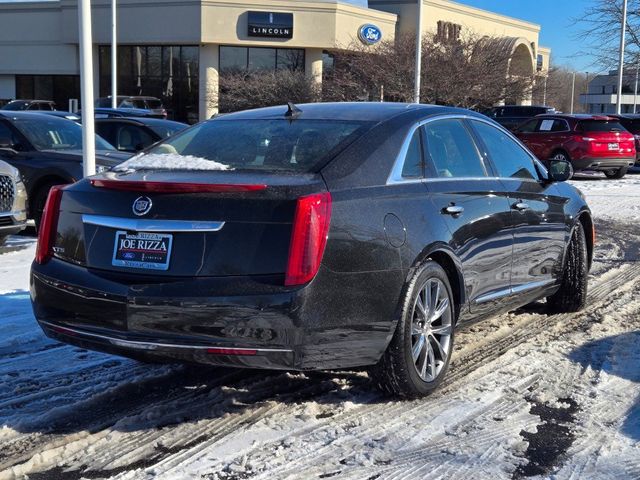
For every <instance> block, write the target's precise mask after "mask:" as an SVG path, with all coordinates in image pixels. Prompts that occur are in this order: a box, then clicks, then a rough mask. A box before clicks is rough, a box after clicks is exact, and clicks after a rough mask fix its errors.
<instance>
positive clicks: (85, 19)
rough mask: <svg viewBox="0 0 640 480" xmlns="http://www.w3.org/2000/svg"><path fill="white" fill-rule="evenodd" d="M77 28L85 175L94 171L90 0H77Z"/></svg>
mask: <svg viewBox="0 0 640 480" xmlns="http://www.w3.org/2000/svg"><path fill="white" fill-rule="evenodd" d="M78 30H79V31H78V33H79V37H80V99H81V101H82V172H83V174H84V176H85V177H87V176H89V175H94V174H95V173H96V143H95V142H96V140H95V137H96V136H95V127H94V117H93V54H92V50H91V49H92V41H91V1H90V0H78Z"/></svg>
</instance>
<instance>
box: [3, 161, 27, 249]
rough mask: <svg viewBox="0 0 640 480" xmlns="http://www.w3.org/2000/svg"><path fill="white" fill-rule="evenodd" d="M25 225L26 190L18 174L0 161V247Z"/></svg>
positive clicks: (16, 170)
mask: <svg viewBox="0 0 640 480" xmlns="http://www.w3.org/2000/svg"><path fill="white" fill-rule="evenodd" d="M26 225H27V190H26V189H25V187H24V184H23V183H22V178H20V172H18V169H17V168H14V167H12V166H11V165H9V164H8V163H6V162H3V161H1V160H0V245H3V244H4V242H5V240H6V238H7V236H9V235H13V234H16V233H19V232H21V231H22V230H24V229H25V227H26Z"/></svg>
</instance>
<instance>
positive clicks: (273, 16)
mask: <svg viewBox="0 0 640 480" xmlns="http://www.w3.org/2000/svg"><path fill="white" fill-rule="evenodd" d="M422 1H423V9H422V11H423V22H422V23H423V28H424V30H423V34H424V35H443V36H451V35H458V34H459V32H460V31H462V30H463V29H468V30H469V31H473V32H474V33H476V34H480V35H490V36H497V37H501V38H502V39H503V40H504V42H503V45H504V47H505V48H508V49H509V51H510V53H511V65H512V67H513V69H514V71H516V72H517V73H518V74H533V73H534V72H536V71H543V72H544V71H546V70H547V68H548V65H549V55H550V51H549V49H547V48H544V47H542V46H540V45H539V43H538V37H539V33H540V26H539V25H536V24H533V23H529V22H526V21H523V20H518V19H515V18H511V17H506V16H503V15H498V14H495V13H492V12H488V11H485V10H480V9H477V8H473V7H469V6H466V5H462V4H459V3H455V2H451V1H448V0H422ZM77 4H78V2H77V0H50V1H40V2H34V1H24V2H9V3H0V18H2V19H3V22H2V25H3V28H2V29H1V30H0V99H13V98H24V99H33V98H37V99H43V100H54V101H55V102H56V103H57V106H58V108H59V109H66V108H67V105H68V100H69V99H71V98H79V95H80V87H79V82H80V80H79V71H80V67H79V47H78V11H77ZM91 4H92V18H93V25H92V29H93V58H94V91H95V95H96V96H106V95H109V94H110V93H111V77H110V69H111V53H110V52H111V50H110V44H111V10H110V9H111V0H92V2H91ZM417 9H418V2H417V1H416V0H406V1H405V0H386V1H385V0H369V1H368V2H367V1H366V0H351V1H341V0H320V1H318V0H316V1H304V0H181V1H176V0H118V92H119V94H123V95H150V96H155V97H159V98H161V99H162V100H163V103H164V104H165V106H166V107H167V109H168V110H169V112H170V114H171V116H172V117H174V118H176V119H179V120H183V121H185V120H188V121H196V120H198V119H204V118H208V117H210V116H211V115H212V114H214V113H215V112H216V111H217V98H218V79H219V75H220V74H224V72H225V71H230V70H234V69H235V70H237V69H249V70H277V69H283V68H287V69H294V70H300V71H304V72H305V74H306V75H308V77H309V78H310V79H313V80H314V81H317V82H322V72H323V68H326V67H327V65H330V64H331V56H330V55H329V53H328V52H330V51H336V50H340V49H349V48H353V45H354V42H361V43H363V44H365V45H367V48H371V49H375V46H376V43H378V42H379V41H380V40H382V39H386V40H393V39H394V38H395V36H396V35H397V34H398V33H400V32H411V31H413V32H415V28H416V25H417V20H416V19H417ZM427 68H428V67H427ZM515 69H517V70H515ZM407 74H408V75H411V73H410V72H408V73H407Z"/></svg>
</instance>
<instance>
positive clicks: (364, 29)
mask: <svg viewBox="0 0 640 480" xmlns="http://www.w3.org/2000/svg"><path fill="white" fill-rule="evenodd" d="M358 38H359V39H360V41H361V42H362V43H365V44H367V45H373V44H375V43H378V42H379V41H380V40H382V30H380V29H379V28H378V27H376V26H375V25H372V24H370V23H368V24H366V25H362V26H361V27H360V30H358Z"/></svg>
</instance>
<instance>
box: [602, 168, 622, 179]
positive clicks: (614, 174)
mask: <svg viewBox="0 0 640 480" xmlns="http://www.w3.org/2000/svg"><path fill="white" fill-rule="evenodd" d="M627 170H628V168H627V167H622V168H619V169H618V170H606V171H605V172H604V174H605V176H606V177H607V178H622V177H624V176H625V175H626V174H627Z"/></svg>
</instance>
